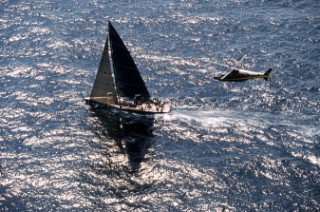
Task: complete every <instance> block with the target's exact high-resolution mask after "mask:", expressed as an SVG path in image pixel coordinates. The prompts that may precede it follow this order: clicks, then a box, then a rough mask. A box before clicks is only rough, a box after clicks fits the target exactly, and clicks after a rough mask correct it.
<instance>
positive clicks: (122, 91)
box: [109, 22, 150, 100]
mask: <svg viewBox="0 0 320 212" xmlns="http://www.w3.org/2000/svg"><path fill="white" fill-rule="evenodd" d="M109 40H110V45H111V56H112V62H113V69H114V74H115V83H116V87H117V92H118V95H119V96H120V97H127V98H130V99H134V98H135V97H137V96H140V97H141V98H142V99H144V100H148V99H149V98H150V94H149V92H148V90H147V88H146V86H145V84H144V81H143V79H142V77H141V75H140V73H139V70H138V68H137V66H136V64H135V63H134V61H133V59H132V57H131V55H130V53H129V51H128V49H127V48H126V47H125V45H124V43H123V41H122V39H121V38H120V36H119V34H118V33H117V31H116V30H115V29H114V27H113V26H112V24H111V23H110V22H109Z"/></svg>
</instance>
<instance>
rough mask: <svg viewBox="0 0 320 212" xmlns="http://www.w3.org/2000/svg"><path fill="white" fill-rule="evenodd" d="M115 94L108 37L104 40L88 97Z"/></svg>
mask: <svg viewBox="0 0 320 212" xmlns="http://www.w3.org/2000/svg"><path fill="white" fill-rule="evenodd" d="M107 96H109V97H110V96H114V97H115V96H116V90H115V86H114V83H113V78H112V74H111V69H110V60H109V53H108V39H107V40H106V43H105V46H104V50H103V54H102V57H101V61H100V66H99V69H98V73H97V76H96V80H95V82H94V85H93V88H92V91H91V94H90V97H107ZM113 99H115V98H113Z"/></svg>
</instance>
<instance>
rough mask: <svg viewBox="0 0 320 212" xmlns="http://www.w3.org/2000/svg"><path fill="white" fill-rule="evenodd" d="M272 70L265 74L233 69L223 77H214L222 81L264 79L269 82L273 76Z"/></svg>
mask: <svg viewBox="0 0 320 212" xmlns="http://www.w3.org/2000/svg"><path fill="white" fill-rule="evenodd" d="M271 71H272V69H271V68H270V69H269V70H267V71H265V72H263V73H258V72H253V71H248V70H243V69H232V70H231V71H230V72H228V73H227V74H225V75H222V76H220V77H214V79H217V80H220V81H237V82H239V81H246V80H249V79H258V78H263V79H264V80H266V81H268V79H269V77H270V76H271Z"/></svg>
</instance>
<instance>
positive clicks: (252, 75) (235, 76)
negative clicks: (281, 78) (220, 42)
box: [214, 54, 272, 82]
mask: <svg viewBox="0 0 320 212" xmlns="http://www.w3.org/2000/svg"><path fill="white" fill-rule="evenodd" d="M245 58H247V55H246V54H245V55H243V56H242V57H241V58H240V59H239V60H238V63H237V65H236V66H239V65H240V64H241V63H242V61H243V60H244V59H245ZM271 71H272V69H271V68H270V69H268V70H267V71H265V72H262V73H259V72H253V71H248V70H244V69H238V68H234V69H232V70H231V71H229V72H228V73H227V74H224V75H221V76H219V77H214V79H216V80H220V81H235V82H239V81H246V80H250V79H257V78H263V79H264V80H266V81H268V79H269V77H270V76H271Z"/></svg>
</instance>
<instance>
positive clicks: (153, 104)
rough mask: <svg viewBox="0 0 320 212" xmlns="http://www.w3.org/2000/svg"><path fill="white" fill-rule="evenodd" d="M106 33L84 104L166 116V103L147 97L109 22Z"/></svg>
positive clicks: (134, 68) (168, 107) (137, 72)
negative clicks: (96, 70)
mask: <svg viewBox="0 0 320 212" xmlns="http://www.w3.org/2000/svg"><path fill="white" fill-rule="evenodd" d="M108 30H109V36H108V38H107V39H106V42H105V46H104V50H103V54H102V58H101V61H100V65H99V69H98V73H97V75H96V80H95V82H94V85H93V88H92V91H91V94H90V97H89V98H87V99H86V100H87V102H88V103H91V104H92V103H93V104H97V105H102V106H108V107H111V108H116V109H119V110H121V111H122V110H123V111H129V112H135V113H142V114H144V113H146V114H148V113H151V114H154V113H168V112H170V110H171V104H170V102H168V101H160V100H158V99H155V98H151V97H150V94H149V92H148V90H147V88H146V85H145V83H144V81H143V79H142V77H141V75H140V72H139V70H138V68H137V66H136V64H135V62H134V60H133V58H132V57H131V55H130V52H129V51H128V49H127V48H126V46H125V45H124V42H123V41H122V39H121V38H120V36H119V34H118V32H117V31H116V30H115V28H114V27H113V25H112V24H111V22H110V21H109V22H108ZM109 45H110V54H109ZM110 55H111V57H110ZM110 59H111V60H110ZM111 67H112V68H111Z"/></svg>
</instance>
